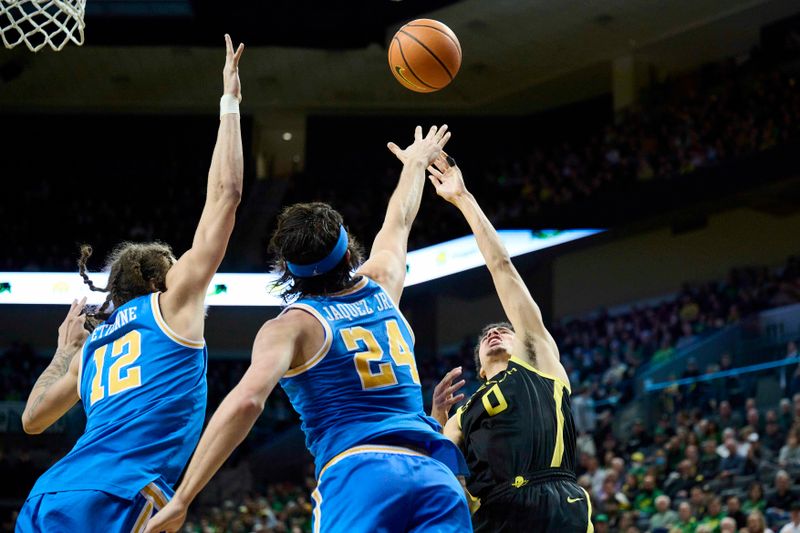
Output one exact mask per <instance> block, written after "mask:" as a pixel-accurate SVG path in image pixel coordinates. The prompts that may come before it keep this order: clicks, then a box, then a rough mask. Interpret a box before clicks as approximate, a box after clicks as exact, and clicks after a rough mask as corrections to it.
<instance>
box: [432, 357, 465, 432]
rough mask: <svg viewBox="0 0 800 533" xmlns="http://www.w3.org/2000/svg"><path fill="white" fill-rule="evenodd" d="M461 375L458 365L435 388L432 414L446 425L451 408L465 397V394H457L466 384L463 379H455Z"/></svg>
mask: <svg viewBox="0 0 800 533" xmlns="http://www.w3.org/2000/svg"><path fill="white" fill-rule="evenodd" d="M459 376H461V367H460V366H459V367H456V368H454V369H453V370H451V371H450V372H448V373H447V374H446V375H445V376H444V377H443V378H442V381H440V382H439V384H438V385H436V387H435V388H434V389H433V407H432V408H431V416H432V417H433V418H435V419H436V420H437V421H438V422H439V423H440V424H441V425H442V427H444V425H445V424H447V418H448V416H449V414H450V409H451V408H452V407H453V406H454V405H455V404H457V403H458V402H460V401H461V400H463V399H464V394H463V393H461V394H456V395H454V393H456V392H458V390H459V389H460V388H461V387H463V386H464V383H465V381H464V380H463V379H462V380H461V381H459V382H457V383H453V380H455V379H456V378H458V377H459Z"/></svg>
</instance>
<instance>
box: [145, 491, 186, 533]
mask: <svg viewBox="0 0 800 533" xmlns="http://www.w3.org/2000/svg"><path fill="white" fill-rule="evenodd" d="M186 510H187V506H186V505H184V504H182V503H181V502H180V501H178V499H177V498H172V499H171V500H170V501H169V503H168V504H167V505H165V506H164V508H163V509H161V510H160V511H159V512H157V513H156V514H155V516H153V518H151V519H150V520H149V521H148V522H147V528H145V530H144V533H161V532H162V531H167V532H168V533H173V532H174V531H178V530H180V528H181V527H182V526H183V523H184V522H185V521H186Z"/></svg>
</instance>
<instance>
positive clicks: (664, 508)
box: [650, 494, 678, 530]
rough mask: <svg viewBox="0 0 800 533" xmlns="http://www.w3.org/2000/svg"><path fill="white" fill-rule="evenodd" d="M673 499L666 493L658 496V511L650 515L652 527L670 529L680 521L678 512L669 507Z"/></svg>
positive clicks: (652, 528)
mask: <svg viewBox="0 0 800 533" xmlns="http://www.w3.org/2000/svg"><path fill="white" fill-rule="evenodd" d="M670 503H671V500H670V498H669V496H667V495H666V494H662V495H661V496H659V497H657V498H656V512H655V514H653V516H651V517H650V529H651V530H654V529H658V528H664V529H666V530H669V529H670V528H671V527H672V526H673V525H675V524H677V523H678V513H676V512H675V511H673V510H672V509H670V508H669V506H670Z"/></svg>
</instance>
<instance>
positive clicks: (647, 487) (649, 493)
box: [633, 474, 662, 516]
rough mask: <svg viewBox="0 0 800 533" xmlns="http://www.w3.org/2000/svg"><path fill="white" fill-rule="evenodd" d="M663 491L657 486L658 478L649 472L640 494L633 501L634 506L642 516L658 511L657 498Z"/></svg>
mask: <svg viewBox="0 0 800 533" xmlns="http://www.w3.org/2000/svg"><path fill="white" fill-rule="evenodd" d="M661 494H662V492H661V491H660V490H659V489H658V488H656V478H655V476H653V475H651V474H648V475H646V476H644V481H643V482H642V490H640V491H639V494H638V495H637V496H636V500H634V502H633V508H634V509H635V510H637V511H639V513H640V514H641V515H642V516H650V515H652V514H653V513H655V511H656V505H655V502H656V498H658V497H659V496H661Z"/></svg>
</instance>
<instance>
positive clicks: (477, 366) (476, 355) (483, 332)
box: [472, 322, 514, 375]
mask: <svg viewBox="0 0 800 533" xmlns="http://www.w3.org/2000/svg"><path fill="white" fill-rule="evenodd" d="M494 328H507V329H510V330H511V331H514V326H512V325H511V324H510V323H509V322H493V323H491V324H487V325H485V326H483V329H482V330H481V332H480V334H479V335H478V341H477V342H476V343H475V348H474V349H473V350H472V357H473V358H474V359H475V373H476V374H477V375H480V373H481V356H480V352H481V341H482V340H483V338H484V337H485V336H486V334H487V333H489V331H491V330H493V329H494Z"/></svg>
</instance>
